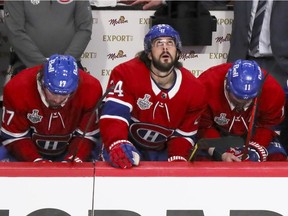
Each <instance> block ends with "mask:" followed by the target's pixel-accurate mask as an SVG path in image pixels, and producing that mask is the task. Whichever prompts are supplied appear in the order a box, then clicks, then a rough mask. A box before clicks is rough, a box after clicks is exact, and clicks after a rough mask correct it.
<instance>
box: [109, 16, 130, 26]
mask: <svg viewBox="0 0 288 216" xmlns="http://www.w3.org/2000/svg"><path fill="white" fill-rule="evenodd" d="M108 22H109V25H113V26H115V25H118V24H124V23H128V20H126V19H125V17H124V16H120V17H119V19H118V20H117V19H110V20H109V21H108Z"/></svg>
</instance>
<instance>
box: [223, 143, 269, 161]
mask: <svg viewBox="0 0 288 216" xmlns="http://www.w3.org/2000/svg"><path fill="white" fill-rule="evenodd" d="M227 152H229V153H232V154H234V155H235V156H236V157H238V158H240V159H242V157H243V154H244V147H236V148H230V150H228V151H227ZM267 156H268V152H267V149H266V148H265V147H264V146H261V145H260V144H258V143H256V142H250V143H249V147H248V155H247V157H246V158H245V161H255V162H261V161H266V160H267Z"/></svg>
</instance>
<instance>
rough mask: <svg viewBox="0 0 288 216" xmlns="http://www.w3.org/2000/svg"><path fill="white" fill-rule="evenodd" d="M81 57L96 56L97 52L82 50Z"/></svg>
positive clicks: (91, 57) (92, 57) (90, 57)
mask: <svg viewBox="0 0 288 216" xmlns="http://www.w3.org/2000/svg"><path fill="white" fill-rule="evenodd" d="M81 58H83V59H94V58H97V53H96V52H84V53H83V54H82V55H81Z"/></svg>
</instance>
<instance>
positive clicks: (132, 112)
mask: <svg viewBox="0 0 288 216" xmlns="http://www.w3.org/2000/svg"><path fill="white" fill-rule="evenodd" d="M175 75H176V81H175V83H174V85H173V86H172V87H171V88H170V89H169V90H164V89H161V88H159V87H158V86H157V84H156V83H155V82H154V80H153V79H152V78H151V76H150V71H149V70H148V68H147V67H146V66H145V64H144V63H143V62H141V61H140V60H139V59H138V58H134V59H132V60H130V61H127V62H125V63H123V64H120V65H118V66H117V67H115V68H114V70H113V71H112V73H111V76H110V80H109V82H108V87H107V88H109V87H110V86H112V85H115V88H114V91H113V92H111V93H110V94H109V95H108V96H107V99H106V103H105V105H104V109H103V111H102V115H101V117H100V133H101V137H102V140H103V144H104V145H105V147H106V148H107V149H108V148H109V146H110V145H111V144H112V143H113V142H115V141H117V140H128V135H130V136H134V137H135V136H136V138H137V135H135V133H138V135H139V136H141V138H140V137H139V136H138V138H139V139H138V140H140V141H139V142H138V144H140V146H139V145H136V143H135V140H132V143H133V144H134V145H135V146H136V148H138V149H139V148H140V149H141V150H145V147H144V148H143V146H144V145H145V146H146V147H147V149H148V150H149V147H148V146H149V145H151V146H150V147H151V148H150V150H151V149H153V148H154V147H155V148H156V149H157V142H158V141H159V143H160V142H161V141H160V140H161V136H162V135H163V136H162V138H163V139H164V140H165V143H164V145H165V146H166V145H167V147H168V148H167V150H168V157H174V156H175V157H176V156H179V157H181V158H185V159H188V157H189V154H190V150H191V149H192V148H193V145H194V141H195V140H194V139H195V135H196V133H197V130H198V120H199V117H200V115H201V113H202V112H203V110H204V108H205V106H206V94H205V90H204V87H203V85H202V84H201V83H200V82H199V81H198V80H197V79H196V78H195V77H194V76H193V75H192V74H191V73H190V72H189V71H188V70H187V69H185V68H183V67H182V68H181V69H180V70H179V69H175ZM132 122H134V123H135V122H136V123H140V125H138V126H136V127H131V123H132ZM146 123H147V124H148V125H146ZM129 130H130V132H131V133H134V132H135V133H134V134H131V133H130V134H129ZM141 132H142V135H141ZM158 139H159V140H158ZM163 139H162V141H163ZM141 140H142V141H143V142H145V141H147V143H149V144H147V143H146V144H147V145H146V144H144V143H140V142H141ZM153 142H154V143H155V146H153V144H151V143H153ZM159 143H158V144H159ZM162 144H163V143H162ZM141 145H143V146H141ZM162 147H163V146H160V144H159V146H158V148H162ZM155 148H154V149H155Z"/></svg>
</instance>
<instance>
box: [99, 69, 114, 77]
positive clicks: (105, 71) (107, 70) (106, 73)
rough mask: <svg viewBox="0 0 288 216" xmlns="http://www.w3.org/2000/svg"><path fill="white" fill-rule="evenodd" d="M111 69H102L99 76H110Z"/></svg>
mask: <svg viewBox="0 0 288 216" xmlns="http://www.w3.org/2000/svg"><path fill="white" fill-rule="evenodd" d="M111 72H112V70H111V69H102V70H101V76H110V74H111Z"/></svg>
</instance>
